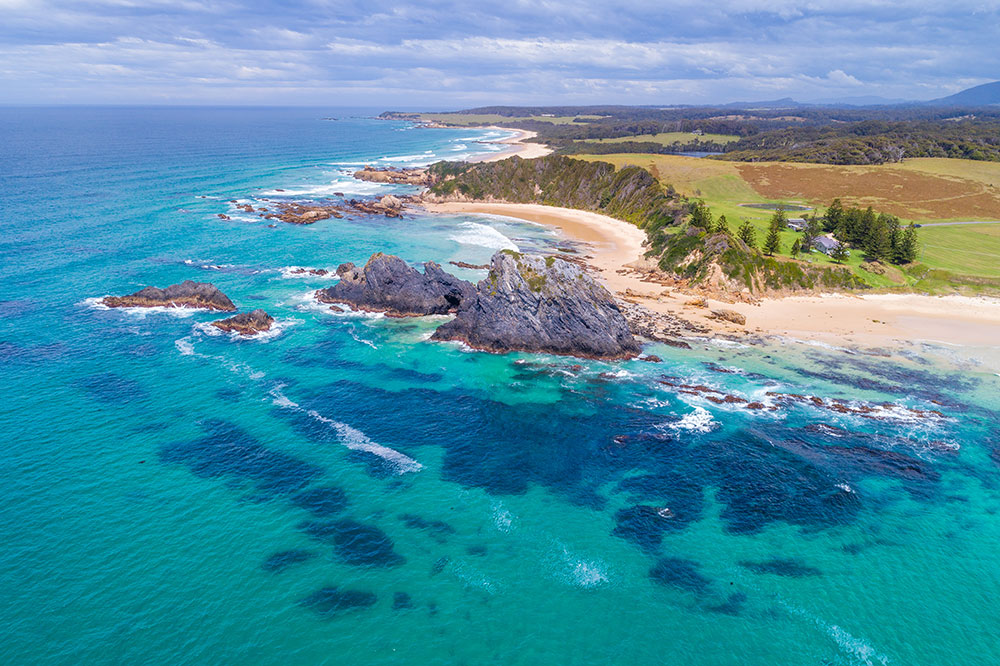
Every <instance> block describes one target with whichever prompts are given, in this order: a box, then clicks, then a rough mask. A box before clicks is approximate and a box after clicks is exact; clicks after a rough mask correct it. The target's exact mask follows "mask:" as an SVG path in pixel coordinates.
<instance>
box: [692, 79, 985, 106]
mask: <svg viewBox="0 0 1000 666" xmlns="http://www.w3.org/2000/svg"><path fill="white" fill-rule="evenodd" d="M994 104H1000V81H994V82H993V83H984V84H983V85H981V86H976V87H975V88H969V89H967V90H963V91H961V92H957V93H955V94H954V95H949V96H947V97H941V98H938V99H932V100H929V101H925V102H917V101H914V100H906V99H898V98H896V99H891V98H888V97H879V96H877V95H862V96H858V97H830V98H827V99H816V100H812V101H810V102H798V101H796V100H794V99H792V98H791V97H784V98H782V99H773V100H765V101H761V102H731V103H729V104H721V105H719V106H718V108H733V109H770V110H774V109H791V108H795V107H802V106H903V105H920V106H963V107H975V106H991V105H994ZM682 106H688V105H682Z"/></svg>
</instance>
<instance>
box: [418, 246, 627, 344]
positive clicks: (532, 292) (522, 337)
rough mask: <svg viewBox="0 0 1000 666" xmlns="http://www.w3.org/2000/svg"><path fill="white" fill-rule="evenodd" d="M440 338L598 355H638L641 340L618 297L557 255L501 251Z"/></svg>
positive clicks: (436, 335) (439, 333)
mask: <svg viewBox="0 0 1000 666" xmlns="http://www.w3.org/2000/svg"><path fill="white" fill-rule="evenodd" d="M432 339H434V340H458V341H461V342H464V343H466V344H468V345H469V346H470V347H473V348H475V349H481V350H484V351H490V352H509V351H528V352H544V353H549V354H565V355H570V356H582V357H586V358H599V359H609V360H612V359H625V358H632V357H634V356H637V355H638V354H639V351H640V346H639V343H638V342H636V340H635V338H633V337H632V333H631V332H630V331H629V325H628V322H626V321H625V317H624V316H623V315H622V312H621V310H619V308H618V304H617V303H616V302H615V299H614V297H613V296H612V295H611V294H610V293H609V292H608V291H607V289H605V288H604V287H603V286H601V285H600V284H598V283H597V282H596V281H595V280H594V279H593V278H592V277H591V276H589V275H588V274H587V273H586V272H584V271H583V270H582V269H581V268H580V267H579V266H577V265H576V264H573V263H571V262H569V261H566V260H564V259H561V258H559V257H552V256H549V257H542V256H530V255H525V254H520V253H518V252H511V251H509V250H502V251H500V252H497V253H496V254H494V255H493V259H492V260H491V263H490V273H489V275H488V276H487V277H486V279H484V280H482V281H480V282H479V284H478V285H477V287H476V295H475V298H473V299H470V300H469V301H468V302H466V303H463V305H462V307H461V308H460V310H459V312H458V316H457V317H456V318H455V319H454V320H453V321H450V322H448V323H447V324H444V325H443V326H441V327H440V328H438V329H437V330H436V331H435V332H434V335H433V336H432Z"/></svg>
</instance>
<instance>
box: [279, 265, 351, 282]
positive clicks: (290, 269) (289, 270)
mask: <svg viewBox="0 0 1000 666" xmlns="http://www.w3.org/2000/svg"><path fill="white" fill-rule="evenodd" d="M311 270H314V269H313V268H312V267H310V266H282V267H281V268H279V269H278V271H279V272H280V273H281V277H283V278H287V279H289V280H301V279H312V280H339V279H340V277H339V276H338V275H337V274H336V273H335V272H334V271H329V272H328V273H327V274H326V275H315V274H314V273H309V272H308V271H311ZM324 270H326V269H324ZM295 271H303V272H301V273H296V272H295Z"/></svg>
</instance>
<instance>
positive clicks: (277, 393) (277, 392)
mask: <svg viewBox="0 0 1000 666" xmlns="http://www.w3.org/2000/svg"><path fill="white" fill-rule="evenodd" d="M174 346H175V347H177V351H179V352H180V353H181V355H182V356H194V357H200V358H205V359H211V360H213V361H218V362H220V363H222V364H223V365H224V366H225V367H226V369H227V370H229V371H230V372H233V373H235V374H238V375H243V376H245V377H249V378H250V379H252V380H253V381H255V382H259V381H261V380H263V379H264V377H265V374H264V373H263V372H260V371H257V370H254V369H253V368H251V367H250V366H248V365H246V364H245V363H233V362H231V361H229V360H228V359H226V358H225V357H223V356H216V355H213V354H202V353H200V352H197V351H195V349H194V341H193V340H192V339H191V336H190V335H189V336H186V337H183V338H181V339H179V340H175V341H174ZM284 387H285V385H284V384H276V385H274V386H272V387H271V388H270V389H269V390H268V394H269V395H270V396H271V398H272V402H273V404H274V405H276V406H278V407H281V408H282V409H289V410H292V411H296V412H303V413H305V414H307V415H308V416H309V417H310V418H312V419H314V420H316V421H318V422H320V423H323V424H326V425H327V426H329V427H330V428H332V429H333V430H334V432H336V433H337V438H338V439H339V440H340V443H341V444H342V445H343V446H344V447H345V448H348V449H350V450H352V451H364V452H366V453H371V454H372V455H375V456H378V457H379V458H382V459H383V460H385V461H386V462H389V463H391V464H392V465H393V467H394V468H395V469H396V471H397V473H398V474H405V473H407V472H418V471H420V470H421V469H423V467H424V466H423V465H421V464H420V463H419V462H417V461H416V460H414V459H413V458H411V457H409V456H408V455H406V454H404V453H401V452H399V451H397V450H395V449H391V448H389V447H388V446H383V445H381V444H379V443H378V442H373V441H372V440H371V438H370V437H368V435H366V434H365V433H363V432H361V431H360V430H358V429H357V428H355V427H353V426H350V425H348V424H346V423H342V422H340V421H336V420H334V419H331V418H328V417H326V416H323V415H322V414H320V413H319V412H317V411H316V410H315V409H306V408H305V407H302V406H301V405H299V404H298V403H297V402H294V401H292V400H291V399H289V398H288V396H286V395H285V394H284V393H282V391H281V389H283V388H284Z"/></svg>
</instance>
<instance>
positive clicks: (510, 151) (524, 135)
mask: <svg viewBox="0 0 1000 666" xmlns="http://www.w3.org/2000/svg"><path fill="white" fill-rule="evenodd" d="M485 129H491V130H502V131H504V132H517V135H516V136H512V137H510V138H508V139H500V140H498V141H494V142H492V143H498V144H505V145H507V146H508V147H507V148H505V149H503V150H501V151H499V152H496V153H484V154H482V155H477V156H475V157H471V158H469V160H468V161H469V162H498V161H500V160H505V159H507V158H508V157H513V156H515V155H517V156H518V157H523V158H524V159H533V158H535V157H544V156H545V155H548V154H549V153H551V152H552V149H551V148H549V147H548V146H546V145H545V144H542V143H526V141H527V140H528V139H533V138H535V137H536V136H538V132H531V131H529V130H519V129H513V128H511V127H486V128H485Z"/></svg>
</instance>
